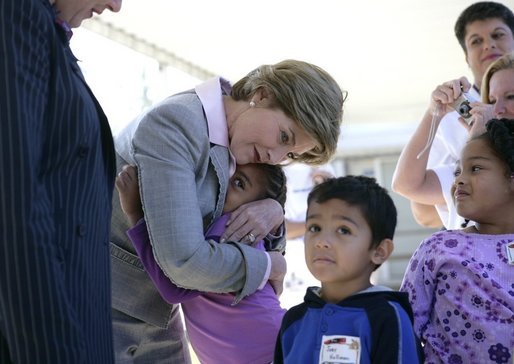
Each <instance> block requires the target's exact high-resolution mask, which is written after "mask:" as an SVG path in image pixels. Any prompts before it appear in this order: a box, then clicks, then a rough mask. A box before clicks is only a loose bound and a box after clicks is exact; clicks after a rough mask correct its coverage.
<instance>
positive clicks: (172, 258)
mask: <svg viewBox="0 0 514 364" xmlns="http://www.w3.org/2000/svg"><path fill="white" fill-rule="evenodd" d="M116 151H117V164H118V170H119V169H121V167H122V165H124V164H127V163H129V164H136V165H137V167H138V172H139V180H140V192H141V199H142V202H143V209H144V211H145V219H146V221H147V224H148V232H149V235H150V240H151V242H152V247H153V251H154V255H155V259H156V261H157V263H158V264H159V266H160V267H161V269H163V271H164V272H165V273H166V275H167V276H168V277H169V278H170V279H171V280H172V281H173V282H175V283H176V284H177V285H178V286H181V287H185V288H192V289H197V290H202V291H210V292H236V293H237V296H236V302H238V301H239V300H241V299H242V298H243V297H245V296H247V295H249V294H251V293H253V292H255V291H256V290H257V288H258V286H259V285H260V283H261V282H262V280H263V279H264V275H265V272H266V269H267V264H268V263H267V261H268V258H267V257H266V255H265V253H264V252H262V251H258V250H257V249H254V248H252V247H249V246H246V245H244V244H238V243H230V244H217V243H214V242H212V241H206V240H205V237H204V231H205V228H206V227H207V226H208V225H209V224H210V223H211V222H212V220H213V219H214V218H216V217H218V216H219V215H221V212H222V210H223V204H224V201H225V195H226V191H227V186H228V180H229V154H228V149H227V148H225V147H222V146H219V145H215V144H211V143H210V141H209V136H208V128H207V120H206V118H205V115H204V110H203V108H202V104H201V103H200V100H199V98H198V96H197V95H196V93H194V91H188V92H185V93H182V94H178V95H174V96H171V97H170V98H168V99H166V100H164V101H163V102H162V103H160V104H158V105H156V106H155V107H153V108H152V109H151V110H150V111H148V112H146V113H145V114H143V115H142V116H141V117H140V118H139V119H137V120H135V121H134V122H133V123H132V124H131V125H129V126H128V127H127V128H126V129H125V130H124V131H123V132H122V133H121V134H120V135H119V136H118V137H117V138H116ZM127 229H128V225H127V222H126V220H125V217H124V215H123V212H122V211H121V208H120V204H119V201H118V196H117V194H116V193H115V196H114V199H113V217H112V229H111V262H112V286H113V291H112V292H113V296H112V301H113V307H114V308H115V309H117V310H119V311H121V312H124V313H126V314H128V315H130V316H132V317H135V318H137V319H140V320H142V321H145V322H147V323H150V324H153V325H156V326H159V327H163V328H165V327H166V326H167V324H168V321H169V319H170V317H171V315H172V308H173V307H172V306H171V305H168V304H167V303H166V302H165V301H164V300H163V299H162V298H161V297H160V295H159V293H158V292H157V290H156V289H155V287H154V286H153V284H152V282H151V280H150V279H149V277H148V275H147V274H146V272H145V271H144V269H143V266H142V264H141V262H140V260H139V258H138V257H137V256H136V254H135V253H134V248H133V247H132V245H131V243H130V241H129V240H128V238H127V236H126V234H125V232H126V230H127Z"/></svg>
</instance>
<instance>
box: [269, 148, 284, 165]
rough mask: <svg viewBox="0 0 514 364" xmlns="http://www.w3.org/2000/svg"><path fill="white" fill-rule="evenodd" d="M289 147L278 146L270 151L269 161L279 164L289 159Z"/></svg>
mask: <svg viewBox="0 0 514 364" xmlns="http://www.w3.org/2000/svg"><path fill="white" fill-rule="evenodd" d="M287 153H289V149H288V148H285V147H284V148H276V149H273V150H269V151H268V163H269V164H279V163H282V162H285V161H286V160H287Z"/></svg>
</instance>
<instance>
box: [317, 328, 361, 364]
mask: <svg viewBox="0 0 514 364" xmlns="http://www.w3.org/2000/svg"><path fill="white" fill-rule="evenodd" d="M360 356H361V340H360V338H359V337H357V336H344V335H330V336H329V335H326V336H325V335H324V336H323V337H322V338H321V350H320V352H319V363H320V364H358V363H360Z"/></svg>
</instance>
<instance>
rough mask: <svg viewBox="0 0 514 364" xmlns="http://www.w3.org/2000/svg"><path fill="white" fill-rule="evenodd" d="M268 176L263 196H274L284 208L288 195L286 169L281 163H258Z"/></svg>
mask: <svg viewBox="0 0 514 364" xmlns="http://www.w3.org/2000/svg"><path fill="white" fill-rule="evenodd" d="M257 166H258V168H259V169H260V170H261V171H262V173H263V175H264V176H265V177H266V190H265V191H264V196H263V198H272V199H273V200H276V201H278V203H279V204H280V205H281V206H282V208H284V205H285V203H286V197H287V183H286V182H287V181H286V175H285V173H284V169H283V168H282V167H281V166H280V165H271V164H257Z"/></svg>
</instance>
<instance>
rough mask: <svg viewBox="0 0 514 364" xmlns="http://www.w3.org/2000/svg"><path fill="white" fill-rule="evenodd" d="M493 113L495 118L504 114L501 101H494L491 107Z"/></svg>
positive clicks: (503, 106)
mask: <svg viewBox="0 0 514 364" xmlns="http://www.w3.org/2000/svg"><path fill="white" fill-rule="evenodd" d="M493 113H494V116H495V117H501V116H502V115H503V114H505V105H504V104H503V102H502V101H501V100H496V102H495V103H494V107H493Z"/></svg>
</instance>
